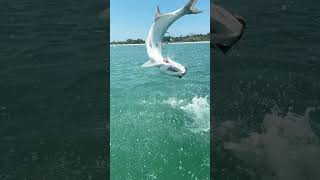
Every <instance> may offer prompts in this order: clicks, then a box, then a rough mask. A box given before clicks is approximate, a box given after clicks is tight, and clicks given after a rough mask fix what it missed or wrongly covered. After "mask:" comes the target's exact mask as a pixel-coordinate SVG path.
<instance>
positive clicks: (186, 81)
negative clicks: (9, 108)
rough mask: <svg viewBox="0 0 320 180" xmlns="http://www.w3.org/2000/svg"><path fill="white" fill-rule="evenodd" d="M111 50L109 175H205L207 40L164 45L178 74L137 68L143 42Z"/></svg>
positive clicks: (207, 170) (144, 57)
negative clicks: (180, 71)
mask: <svg viewBox="0 0 320 180" xmlns="http://www.w3.org/2000/svg"><path fill="white" fill-rule="evenodd" d="M110 51H111V54H110V55H111V77H110V80H111V82H110V85H111V93H110V101H111V102H110V103H111V107H110V112H111V120H110V133H111V137H110V140H111V149H110V150H111V154H110V156H111V164H110V167H111V169H110V174H111V175H110V176H111V179H112V180H116V179H121V180H123V179H139V180H140V179H175V180H179V179H181V180H186V179H199V180H200V179H201V180H203V179H209V176H210V175H209V174H210V167H209V164H210V161H209V157H210V149H209V145H210V136H209V127H210V123H209V121H210V118H209V116H210V105H209V104H210V102H209V99H210V48H209V43H197V44H170V45H165V46H164V49H163V51H164V54H166V55H168V56H169V57H170V58H172V59H174V60H176V61H177V62H179V63H181V64H183V65H185V66H186V67H187V68H188V72H187V74H186V75H185V76H184V77H183V78H182V79H179V78H177V77H172V76H168V75H165V74H162V73H160V72H159V69H158V68H155V67H153V68H141V67H140V66H141V65H142V64H143V63H144V62H145V61H146V60H147V54H146V49H145V46H140V45H134V46H133V45H120V46H111V47H110Z"/></svg>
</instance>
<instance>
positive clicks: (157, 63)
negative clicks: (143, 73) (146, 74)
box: [141, 60, 162, 68]
mask: <svg viewBox="0 0 320 180" xmlns="http://www.w3.org/2000/svg"><path fill="white" fill-rule="evenodd" d="M160 64H162V63H160V62H157V61H151V60H149V61H147V62H145V63H144V64H143V65H142V66H141V67H143V68H145V67H152V66H157V65H160Z"/></svg>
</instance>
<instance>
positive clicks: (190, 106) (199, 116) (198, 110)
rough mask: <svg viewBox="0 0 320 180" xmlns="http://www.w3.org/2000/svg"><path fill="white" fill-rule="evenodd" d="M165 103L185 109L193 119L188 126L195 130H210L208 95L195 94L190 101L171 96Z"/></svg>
mask: <svg viewBox="0 0 320 180" xmlns="http://www.w3.org/2000/svg"><path fill="white" fill-rule="evenodd" d="M165 103H167V104H169V105H170V106H171V107H173V108H179V109H181V110H183V111H184V112H185V113H186V114H187V115H188V116H189V117H190V118H191V119H192V120H193V121H192V123H191V124H188V127H190V129H191V130H192V131H193V132H196V133H198V132H203V131H205V132H207V131H209V130H210V103H209V98H208V96H205V97H198V96H195V97H193V98H192V101H191V102H189V103H187V102H186V101H185V100H177V99H176V98H169V99H168V100H166V101H165Z"/></svg>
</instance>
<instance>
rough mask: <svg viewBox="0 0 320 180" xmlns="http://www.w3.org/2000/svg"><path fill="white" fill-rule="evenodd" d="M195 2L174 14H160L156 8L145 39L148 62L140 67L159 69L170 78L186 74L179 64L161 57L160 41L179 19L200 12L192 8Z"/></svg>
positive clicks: (192, 1) (192, 0)
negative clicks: (170, 76) (153, 19)
mask: <svg viewBox="0 0 320 180" xmlns="http://www.w3.org/2000/svg"><path fill="white" fill-rule="evenodd" d="M196 2H197V0H190V1H189V2H188V4H186V5H185V6H184V7H183V8H180V9H178V10H176V11H174V12H171V13H166V14H161V13H160V10H159V7H157V11H156V16H155V22H154V23H153V24H152V25H151V28H150V30H149V33H148V37H147V39H146V48H147V53H148V56H149V61H147V62H146V63H144V64H143V65H142V67H152V66H156V67H159V69H160V71H161V72H163V73H166V74H169V75H172V76H177V77H179V78H181V77H182V76H183V75H185V74H186V72H187V68H185V67H184V66H182V65H181V64H179V63H177V62H175V61H173V60H172V59H170V58H169V57H163V56H162V52H161V43H162V39H163V37H164V35H165V33H166V32H167V30H168V28H169V27H170V26H171V25H172V24H173V23H174V22H175V21H176V20H178V19H179V18H181V17H182V16H184V15H186V14H198V13H201V12H202V11H200V10H198V9H196V8H195V7H193V5H194V4H195V3H196Z"/></svg>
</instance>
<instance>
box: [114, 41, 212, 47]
mask: <svg viewBox="0 0 320 180" xmlns="http://www.w3.org/2000/svg"><path fill="white" fill-rule="evenodd" d="M204 43H210V41H195V42H172V43H164V44H165V45H167V44H170V45H171V44H204ZM144 45H145V44H144V43H143V44H141V43H140V44H110V46H144Z"/></svg>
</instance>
